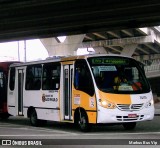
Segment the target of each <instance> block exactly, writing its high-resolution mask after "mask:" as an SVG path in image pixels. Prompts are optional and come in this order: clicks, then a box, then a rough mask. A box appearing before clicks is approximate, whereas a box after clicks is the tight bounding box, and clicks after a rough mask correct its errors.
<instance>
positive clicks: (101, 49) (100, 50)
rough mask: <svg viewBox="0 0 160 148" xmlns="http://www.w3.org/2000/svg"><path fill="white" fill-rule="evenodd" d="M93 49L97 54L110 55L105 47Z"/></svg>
mask: <svg viewBox="0 0 160 148" xmlns="http://www.w3.org/2000/svg"><path fill="white" fill-rule="evenodd" d="M93 49H94V50H95V53H99V54H103V53H104V54H107V53H108V52H107V51H106V49H105V48H104V47H93Z"/></svg>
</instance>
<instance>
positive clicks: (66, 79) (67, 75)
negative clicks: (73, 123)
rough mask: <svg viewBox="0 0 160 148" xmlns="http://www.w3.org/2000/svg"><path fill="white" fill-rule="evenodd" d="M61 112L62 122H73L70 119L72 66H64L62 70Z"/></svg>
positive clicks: (71, 118)
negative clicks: (62, 111) (62, 97)
mask: <svg viewBox="0 0 160 148" xmlns="http://www.w3.org/2000/svg"><path fill="white" fill-rule="evenodd" d="M63 74H64V75H63V93H64V95H63V96H64V100H63V107H64V108H63V110H64V120H73V117H72V78H73V65H64V68H63Z"/></svg>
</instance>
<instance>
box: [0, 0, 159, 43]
mask: <svg viewBox="0 0 160 148" xmlns="http://www.w3.org/2000/svg"><path fill="white" fill-rule="evenodd" d="M159 9H160V2H159V0H152V1H151V0H141V1H138V0H137V1H135V0H107V1H102V0H99V1H85V0H54V1H53V0H45V1H44V0H27V1H26V0H21V1H18V0H1V1H0V19H1V21H0V42H2V41H11V40H19V39H31V38H45V37H55V36H60V35H73V34H85V33H89V32H102V31H108V30H114V29H128V28H138V27H147V26H157V25H159V23H160V22H159V20H160V11H159Z"/></svg>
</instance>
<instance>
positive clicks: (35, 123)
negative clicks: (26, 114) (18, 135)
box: [30, 109, 39, 126]
mask: <svg viewBox="0 0 160 148" xmlns="http://www.w3.org/2000/svg"><path fill="white" fill-rule="evenodd" d="M30 123H31V125H33V126H39V120H38V119H37V113H36V111H35V109H33V110H32V111H31V114H30Z"/></svg>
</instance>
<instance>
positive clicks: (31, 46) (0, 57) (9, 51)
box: [0, 37, 93, 62]
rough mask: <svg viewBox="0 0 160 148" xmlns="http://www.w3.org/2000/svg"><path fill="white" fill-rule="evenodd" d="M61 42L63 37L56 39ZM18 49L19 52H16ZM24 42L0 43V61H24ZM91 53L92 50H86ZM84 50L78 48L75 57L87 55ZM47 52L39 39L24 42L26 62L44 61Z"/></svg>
mask: <svg viewBox="0 0 160 148" xmlns="http://www.w3.org/2000/svg"><path fill="white" fill-rule="evenodd" d="M58 38H59V40H61V42H63V41H64V40H65V37H58ZM18 49H19V50H18ZM24 49H25V46H24V40H23V41H14V42H5V43H0V61H22V62H24V61H25V56H24V55H25V53H24ZM88 50H89V51H93V49H92V48H89V49H88ZM88 53H89V52H87V49H86V48H79V49H78V50H77V55H83V54H88ZM48 56H49V55H48V52H47V50H46V48H45V47H44V46H43V44H42V43H41V41H40V40H39V39H33V40H26V61H27V62H28V61H36V60H44V59H46V58H47V57H48Z"/></svg>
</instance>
